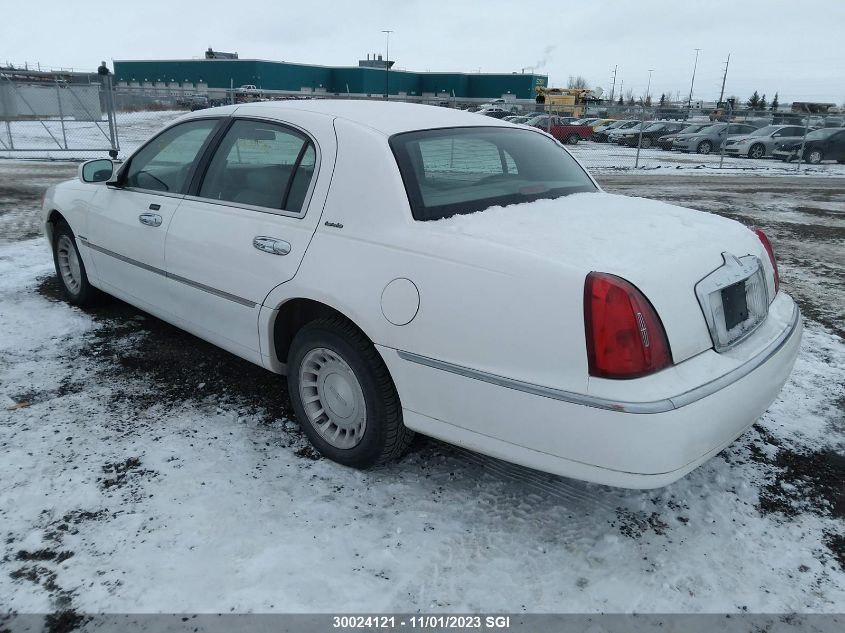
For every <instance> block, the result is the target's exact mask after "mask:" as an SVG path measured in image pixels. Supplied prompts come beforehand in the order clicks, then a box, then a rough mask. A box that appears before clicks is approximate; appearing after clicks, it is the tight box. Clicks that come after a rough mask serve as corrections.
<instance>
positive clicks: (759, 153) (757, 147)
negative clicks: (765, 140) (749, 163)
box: [748, 143, 766, 158]
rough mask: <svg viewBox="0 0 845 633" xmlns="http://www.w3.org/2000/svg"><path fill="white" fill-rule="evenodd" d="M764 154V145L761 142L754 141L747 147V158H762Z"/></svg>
mask: <svg viewBox="0 0 845 633" xmlns="http://www.w3.org/2000/svg"><path fill="white" fill-rule="evenodd" d="M765 155H766V146H765V145H763V144H762V143H754V145H752V146H751V147H749V148H748V158H763V157H764V156H765Z"/></svg>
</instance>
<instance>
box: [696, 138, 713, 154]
mask: <svg viewBox="0 0 845 633" xmlns="http://www.w3.org/2000/svg"><path fill="white" fill-rule="evenodd" d="M695 151H697V152H698V153H699V154H709V153H710V152H712V151H713V143H711V142H710V141H701V142H700V143H699V144H698V147H697V148H696V150H695Z"/></svg>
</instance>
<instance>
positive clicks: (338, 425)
mask: <svg viewBox="0 0 845 633" xmlns="http://www.w3.org/2000/svg"><path fill="white" fill-rule="evenodd" d="M299 396H300V398H301V399H302V406H303V407H304V409H305V414H306V415H307V416H308V422H309V423H310V424H311V426H313V427H314V429H315V430H316V431H317V433H319V434H320V437H322V438H323V439H324V440H326V441H327V442H328V443H329V444H331V445H332V446H334V447H335V448H344V449H347V448H352V447H354V446H356V445H357V444H358V443H359V442H360V441H361V440H362V439H363V438H364V431H365V430H366V427H367V405H366V403H365V402H364V392H363V390H362V389H361V384H360V383H359V382H358V379H357V378H356V377H355V373H354V372H353V371H352V368H351V367H349V365H348V364H347V363H346V361H344V360H343V359H342V358H341V357H340V356H339V355H338V354H336V353H335V352H333V351H332V350H330V349H326V348H325V347H317V348H315V349H312V350H311V351H310V352H308V354H306V355H305V358H304V359H303V360H302V364H301V365H300V367H299Z"/></svg>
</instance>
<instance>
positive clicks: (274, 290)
mask: <svg viewBox="0 0 845 633" xmlns="http://www.w3.org/2000/svg"><path fill="white" fill-rule="evenodd" d="M43 219H44V228H45V232H46V234H47V237H48V238H49V242H50V245H51V247H52V249H53V254H54V259H55V263H56V271H57V274H58V277H59V280H60V281H61V284H62V286H63V288H64V291H65V293H66V295H67V298H68V300H69V301H70V302H71V303H73V304H76V305H84V304H86V303H88V302H90V301H92V300H94V299H96V298H97V295H98V294H100V293H101V292H105V293H108V294H110V295H114V296H116V297H119V298H121V299H123V300H125V301H127V302H129V303H131V304H133V305H135V306H137V307H139V308H140V309H142V310H145V311H147V312H149V313H151V314H153V315H155V316H157V317H159V318H161V319H164V320H165V321H168V322H170V323H173V324H175V325H177V326H179V327H181V328H184V329H185V330H187V331H189V332H192V333H193V334H195V335H197V336H199V337H201V338H203V339H206V340H208V341H211V342H212V343H214V344H216V345H219V346H220V347H222V348H224V349H226V350H229V351H230V352H232V353H233V354H236V355H238V356H241V357H243V358H245V359H247V360H250V361H252V362H254V363H256V364H259V365H262V366H264V367H265V368H267V369H268V370H269V371H272V372H276V373H278V374H286V375H287V382H288V388H289V393H290V398H291V400H292V403H293V407H294V410H295V412H296V415H297V418H298V420H299V423H300V425H301V426H302V429H303V430H304V432H305V433H306V434H307V435H308V437H309V439H310V440H311V442H312V443H313V444H314V446H315V447H316V448H317V449H318V450H319V451H320V452H321V453H322V454H323V455H325V456H327V457H329V458H331V459H333V460H335V461H338V462H340V463H342V464H346V465H349V466H355V467H368V466H372V465H375V464H379V463H382V462H384V461H386V460H389V459H392V458H395V457H397V456H398V455H400V454H401V453H402V451H403V450H404V449H405V448H406V447H407V446H408V444H409V442H410V440H411V437H412V435H413V432H414V431H418V432H420V433H424V434H426V435H429V436H432V437H437V438H440V439H442V440H445V441H447V442H451V443H454V444H458V445H461V446H464V447H467V448H470V449H473V450H476V451H479V452H481V453H485V454H488V455H493V456H495V457H499V458H502V459H505V460H509V461H512V462H516V463H519V464H523V465H525V466H529V467H533V468H537V469H540V470H544V471H548V472H552V473H558V474H561V475H566V476H569V477H576V478H579V479H585V480H589V481H594V482H599V483H604V484H609V485H614V486H624V487H633V488H650V487H657V486H662V485H665V484H668V483H670V482H672V481H674V480H676V479H678V478H680V477H682V476H683V475H685V474H686V473H688V472H689V471H691V470H692V469H694V468H695V467H696V466H698V465H700V464H702V463H703V462H705V461H706V460H707V459H709V458H710V457H712V456H713V455H715V454H716V453H718V452H719V451H720V450H722V449H723V448H724V447H726V446H727V445H728V444H730V443H731V442H732V441H733V440H734V439H736V438H737V437H738V436H739V435H740V434H742V433H743V431H745V429H747V428H748V427H749V425H751V424H752V423H753V422H754V421H755V420H756V419H757V418H758V417H759V416H760V415H761V414H762V413H763V412H764V411H765V410H766V408H767V407H768V406H769V405H770V404H771V402H772V401H773V400H774V399H775V397H776V396H777V394H778V392H779V391H780V389H781V387H782V386H783V384H784V382H785V381H786V379H787V378H788V376H789V373H790V371H791V369H792V366H793V363H794V361H795V357H796V355H797V353H798V346H799V343H800V339H801V319H800V314H799V312H798V308H797V307H796V305H795V303H794V302H793V300H792V299H791V298H790V297H789V296H788V295H786V294H785V293H783V292H781V291H779V288H778V272H777V264H776V263H775V257H774V254H773V252H772V248H771V245H770V244H769V241H768V240H767V239H766V236H765V235H764V234H763V233H762V232H761V231H759V230H753V229H749V228H748V227H745V226H743V225H742V224H739V223H738V222H735V221H733V220H728V219H725V218H721V217H718V216H715V215H711V214H707V213H701V212H697V211H691V210H688V209H683V208H679V207H675V206H671V205H667V204H663V203H659V202H654V201H650V200H644V199H640V198H628V197H622V196H616V195H609V194H606V193H604V192H602V191H601V189H600V188H599V186H598V185H597V184H596V182H595V181H594V180H593V179H592V178H591V177H590V175H589V174H588V173H587V172H586V171H585V170H584V168H583V167H582V166H581V165H580V164H579V163H578V162H577V161H576V160H575V159H574V158H573V157H572V156H571V155H570V154H569V153H568V152H567V150H566V149H565V148H564V147H563V146H562V145H561V144H560V143H558V142H557V141H555V140H554V139H552V138H551V137H549V136H548V135H547V134H545V133H544V132H542V131H540V130H536V129H532V128H526V127H523V126H517V125H512V124H509V123H505V122H501V121H497V120H495V119H489V120H481V119H480V118H479V117H478V116H476V115H473V114H468V113H463V112H457V111H454V110H449V109H446V108H432V107H428V106H420V105H408V104H391V103H384V102H353V101H332V100H324V101H291V102H286V103H253V104H245V105H238V106H228V107H223V108H214V109H209V110H201V111H199V112H196V113H192V114H189V115H186V116H184V117H182V118H180V119H179V120H177V121H176V122H175V123H173V124H172V125H170V126H169V127H168V128H166V129H164V130H163V131H161V132H160V133H159V134H157V135H156V136H154V137H153V138H152V139H151V140H150V141H149V142H148V143H146V144H145V145H144V146H142V147H141V148H140V149H139V150H138V151H136V152H135V153H134V154H133V155H132V156H131V157H130V158H129V159H128V160H127V161H126V162H124V163H123V164H121V165H117V166H115V165H113V163H112V162H111V161H109V160H95V161H89V162H87V163H85V164H83V165H81V166H80V170H79V178H78V179H76V180H73V181H69V182H65V183H62V184H59V185H57V186H55V187H53V188H51V189H50V190H49V191H48V192H47V194H46V197H45V200H44V206H43ZM237 379H238V377H237V376H232V380H237Z"/></svg>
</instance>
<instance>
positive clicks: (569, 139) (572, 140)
mask: <svg viewBox="0 0 845 633" xmlns="http://www.w3.org/2000/svg"><path fill="white" fill-rule="evenodd" d="M579 140H581V137H580V136H578V135H577V134H570V135H569V136H567V137H566V142H567V143H569V144H570V145H578V141H579Z"/></svg>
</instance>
